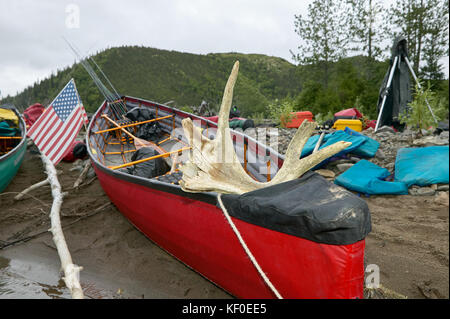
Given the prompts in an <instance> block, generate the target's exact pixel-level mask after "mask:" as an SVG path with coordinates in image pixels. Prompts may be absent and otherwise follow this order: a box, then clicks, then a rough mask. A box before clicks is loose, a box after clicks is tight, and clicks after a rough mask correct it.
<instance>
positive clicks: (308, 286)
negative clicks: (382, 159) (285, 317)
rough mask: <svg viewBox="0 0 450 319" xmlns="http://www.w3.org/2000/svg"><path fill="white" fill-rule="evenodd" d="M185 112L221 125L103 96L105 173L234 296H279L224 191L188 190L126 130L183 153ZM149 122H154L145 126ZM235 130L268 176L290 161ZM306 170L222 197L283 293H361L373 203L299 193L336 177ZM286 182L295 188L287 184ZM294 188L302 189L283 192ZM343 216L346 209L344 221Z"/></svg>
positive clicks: (106, 183) (253, 163) (128, 207)
mask: <svg viewBox="0 0 450 319" xmlns="http://www.w3.org/2000/svg"><path fill="white" fill-rule="evenodd" d="M131 111H136V112H140V113H139V114H144V113H145V112H147V113H151V114H152V117H151V118H150V119H146V120H143V121H142V120H140V119H139V118H134V121H131V120H127V119H125V117H124V116H123V115H124V114H125V113H126V112H131ZM144 111H145V112H144ZM126 114H128V113H126ZM127 117H128V116H127ZM186 117H190V118H191V119H192V120H193V121H194V123H196V125H199V126H201V127H202V128H203V129H204V130H203V134H205V135H206V136H208V137H209V136H211V135H214V130H215V128H216V127H217V124H216V123H214V122H212V121H209V120H207V119H205V118H202V117H199V116H196V115H193V114H190V113H186V112H183V111H181V110H178V109H176V108H172V107H169V106H165V105H161V104H158V103H155V102H150V101H146V100H142V99H138V98H134V97H123V98H122V100H120V101H118V102H117V103H108V102H104V103H103V105H102V106H101V107H100V108H99V109H98V111H97V112H96V113H95V115H94V116H93V118H92V120H91V122H90V124H89V128H88V134H87V137H86V145H87V146H88V152H89V156H90V158H91V160H92V164H93V166H94V169H95V171H96V174H97V176H98V179H99V181H100V183H101V185H102V187H103V189H104V191H105V192H106V194H107V195H108V196H109V198H110V199H111V201H112V202H113V203H114V205H115V206H116V207H117V208H118V210H119V211H120V212H121V213H123V214H124V216H125V217H126V218H127V219H128V220H129V221H130V222H131V223H132V224H133V225H134V226H135V227H136V228H137V229H139V230H140V231H141V232H142V233H143V234H145V235H146V236H147V237H148V238H149V239H151V240H152V241H153V242H155V243H156V244H157V245H159V246H160V247H161V248H163V249H164V250H166V251H167V252H168V253H169V254H171V255H172V256H174V257H175V258H177V259H178V260H180V261H181V262H183V263H184V264H186V265H187V266H188V267H190V268H192V269H193V270H195V271H196V272H198V273H200V274H201V275H202V276H204V277H205V278H207V279H208V280H210V281H211V282H213V283H215V284H216V285H217V286H219V287H221V288H223V289H224V290H225V291H227V292H229V293H230V294H231V295H233V296H235V297H238V298H275V297H276V296H275V295H274V293H273V291H272V290H271V289H270V288H269V286H268V285H267V283H266V282H265V281H264V280H263V278H262V277H261V275H260V274H259V273H258V271H257V270H256V268H255V266H254V265H253V263H252V262H251V260H250V259H249V256H248V255H247V254H246V252H245V251H244V249H243V248H242V246H241V244H240V242H239V240H238V238H237V237H236V235H235V233H234V232H233V230H232V228H231V227H230V224H229V223H228V222H227V220H226V218H225V217H224V213H223V212H222V210H221V208H219V207H218V206H217V194H216V193H213V192H205V193H188V192H185V191H183V190H182V189H181V187H180V186H179V185H178V181H179V180H180V178H181V173H180V171H178V169H175V170H174V169H171V170H170V171H167V170H166V171H164V172H163V173H161V171H158V165H160V164H158V163H160V162H157V160H161V157H162V156H161V155H153V157H152V160H150V161H147V159H148V156H147V158H146V159H145V160H142V159H139V157H138V156H136V154H137V153H138V152H140V150H139V151H138V150H137V147H136V146H135V142H134V141H133V139H132V138H130V137H129V135H130V134H128V133H127V134H124V130H127V131H128V132H130V133H131V134H132V135H131V136H138V137H139V134H141V135H140V136H145V134H154V133H155V132H156V133H155V134H157V135H158V138H157V139H154V140H152V143H154V144H155V145H157V146H158V147H159V148H161V149H162V150H163V151H165V152H167V154H169V153H170V154H171V155H173V154H181V155H182V154H184V153H186V149H187V147H186V146H188V143H187V141H186V140H184V136H183V130H182V129H181V120H182V119H184V118H186ZM113 123H115V124H113ZM145 125H148V126H147V129H148V130H147V131H146V132H143V128H144V127H146V126H145ZM158 132H159V133H158ZM142 134H144V135H142ZM231 134H232V136H233V138H234V139H235V140H236V141H242V142H243V143H242V144H241V143H236V153H237V154H238V156H239V157H240V158H242V165H243V166H244V168H245V170H246V171H247V172H248V174H251V175H252V176H253V177H254V178H256V179H259V180H261V181H264V180H265V179H270V176H269V175H271V176H273V175H274V174H275V173H276V171H277V170H278V169H279V168H280V167H281V165H282V164H283V156H282V155H280V154H278V153H277V152H275V151H274V150H272V149H271V148H269V147H267V146H265V145H264V144H261V143H259V142H257V141H256V140H254V139H252V138H251V137H249V136H246V135H245V134H243V133H241V132H238V131H231ZM148 136H150V135H148ZM240 145H241V146H240ZM141 150H142V149H141ZM255 157H256V158H257V159H256V160H254V158H255ZM166 158H168V156H167V157H166ZM264 159H265V160H264ZM267 159H269V160H268V161H267ZM143 163H147V164H149V165H150V164H151V165H153V166H151V165H150V166H151V167H150V169H151V170H152V172H157V171H158V172H159V173H155V174H156V175H154V176H143V175H139V174H137V173H136V172H137V171H138V170H137V167H138V165H140V164H143ZM174 163H176V162H174V160H173V162H172V165H174ZM267 163H268V164H267ZM161 165H162V164H161ZM266 165H269V166H270V170H266V172H269V173H266V174H264V173H260V172H261V171H264V170H261V169H260V168H261V166H264V167H265V166H266ZM158 174H159V175H158ZM305 175H308V176H307V177H305V178H306V179H305V178H304V177H302V178H300V179H302V180H300V179H299V181H293V182H292V183H290V182H288V183H287V184H286V185H281V186H273V187H274V188H273V189H270V190H265V189H263V190H262V192H264V191H265V192H266V193H261V192H260V191H255V194H250V193H253V192H250V193H248V194H243V195H235V196H234V197H233V196H231V197H228V198H225V197H224V203H225V204H226V205H228V206H227V208H228V207H229V212H230V215H231V216H232V221H233V222H234V224H235V225H236V227H237V229H238V230H239V232H240V233H241V235H242V237H243V239H244V240H245V242H246V244H247V246H248V248H249V249H250V251H251V252H252V254H253V255H254V257H255V259H256V260H257V262H258V263H259V265H260V267H261V268H262V270H263V271H264V273H265V274H266V275H267V277H268V278H269V279H270V281H271V283H272V284H273V286H274V287H276V289H277V290H278V292H279V293H280V295H281V296H282V297H283V298H363V286H364V246H365V241H364V236H365V235H366V234H367V232H368V231H370V229H368V228H370V215H368V210H367V207H366V206H364V205H365V203H364V204H361V203H360V202H363V201H362V200H360V199H358V198H357V197H356V196H354V197H356V199H355V198H353V197H348V198H351V200H352V201H353V202H352V201H347V203H348V202H351V203H357V204H355V205H354V206H351V207H348V204H346V205H347V206H346V207H345V208H343V206H342V204H341V202H339V201H334V202H333V203H332V205H334V206H327V205H330V204H329V203H328V202H327V203H325V201H322V203H323V204H320V201H314V202H308V203H305V202H300V201H299V202H296V201H297V200H300V199H296V198H298V197H301V196H299V195H298V194H306V193H308V189H311V188H312V186H310V185H313V184H314V183H319V184H317V185H321V186H320V189H321V190H323V191H324V192H325V191H326V192H328V188H329V189H331V190H332V191H334V190H336V187H338V186H336V185H334V184H330V183H329V182H327V181H326V180H324V179H323V178H321V177H320V176H318V175H317V174H315V173H311V174H305ZM314 185H316V184H314ZM283 187H284V188H283ZM286 187H288V188H289V192H287V191H283V189H286ZM305 190H306V191H305ZM311 191H312V193H311V194H313V195H308V196H314V194H315V193H317V192H318V190H317V189H311ZM258 192H259V193H258ZM296 192H297V193H296ZM299 192H300V193H299ZM264 194H266V195H264ZM267 194H269V195H267ZM289 194H297V195H295V197H290V198H289V199H286V200H283V198H286V197H283V196H290V195H289ZM349 194H350V193H349ZM252 196H253V197H252ZM258 196H259V197H258ZM293 196H294V195H293ZM345 196H353V195H352V194H350V195H345ZM255 198H256V200H255ZM258 198H261V199H260V200H258ZM272 199H273V200H275V201H276V200H280V201H284V202H285V203H281V204H280V207H281V208H280V210H279V211H275V210H274V209H273V205H272V203H271V202H270V201H271V200H272ZM306 200H307V199H306ZM358 201H360V202H358ZM248 203H250V204H248ZM247 204H248V205H247ZM318 204H320V205H318ZM246 205H247V206H248V207H247V206H246ZM255 205H256V206H255ZM258 205H260V206H258ZM339 205H341V206H339ZM352 205H353V204H352ZM277 207H278V206H277ZM327 207H328V208H327ZM329 207H333V209H330V208H329ZM361 207H362V208H361ZM347 212H351V214H348V213H347ZM261 214H262V215H261ZM264 214H267V215H264ZM330 214H331V215H332V216H331V215H330ZM336 216H337V217H336ZM342 216H346V217H345V218H347V219H346V220H342V223H341V222H340V221H339V222H336V220H340V219H339V218H341V217H342ZM355 216H356V217H355ZM348 218H353V219H351V221H350V219H348ZM355 218H356V219H355ZM272 219H273V220H272ZM338 223H340V224H338ZM358 223H359V224H358ZM367 225H369V226H367ZM362 228H365V229H366V230H365V231H364V233H363V234H359V233H358V235H355V233H352V234H350V233H349V232H356V231H359V230H360V229H362Z"/></svg>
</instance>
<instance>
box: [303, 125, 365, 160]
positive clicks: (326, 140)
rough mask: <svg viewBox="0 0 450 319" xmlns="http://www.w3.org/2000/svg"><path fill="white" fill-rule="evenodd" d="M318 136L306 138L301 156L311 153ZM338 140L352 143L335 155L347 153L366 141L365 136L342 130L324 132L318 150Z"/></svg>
mask: <svg viewBox="0 0 450 319" xmlns="http://www.w3.org/2000/svg"><path fill="white" fill-rule="evenodd" d="M319 137H320V136H319V135H314V136H311V137H310V138H309V139H308V141H307V142H306V144H305V146H304V147H303V150H302V156H301V157H305V156H306V155H309V154H311V153H312V151H313V150H314V147H315V146H316V144H317V141H318V140H319ZM339 141H345V142H352V145H350V146H349V147H347V148H346V149H345V150H342V151H341V152H340V153H338V154H336V155H335V156H340V155H344V154H347V153H349V152H351V151H353V150H355V149H357V148H358V147H360V146H361V144H363V143H364V142H365V141H366V137H365V136H354V135H349V134H347V133H346V132H344V131H336V132H333V133H330V134H325V135H324V137H323V140H322V145H321V146H320V148H319V150H320V149H322V148H324V147H327V146H329V145H332V144H334V143H336V142H339Z"/></svg>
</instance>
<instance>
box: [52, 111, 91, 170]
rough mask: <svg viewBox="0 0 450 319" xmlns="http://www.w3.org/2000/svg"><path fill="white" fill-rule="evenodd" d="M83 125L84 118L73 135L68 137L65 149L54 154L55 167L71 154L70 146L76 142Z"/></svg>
mask: <svg viewBox="0 0 450 319" xmlns="http://www.w3.org/2000/svg"><path fill="white" fill-rule="evenodd" d="M82 125H83V118H82V117H80V118H79V119H78V122H77V124H76V125H75V127H74V129H73V130H72V134H70V135H69V136H68V137H67V139H66V140H67V142H66V143H65V144H64V146H65V147H64V149H63V151H62V150H59V149H58V151H57V152H56V153H55V154H54V156H53V157H52V161H53V162H54V165H56V164H58V163H59V162H60V161H61V160H62V159H63V158H64V157H65V156H66V155H67V154H68V153H69V152H70V149H71V148H70V146H72V143H73V141H74V140H75V137H76V136H77V134H78V132H79V131H80V129H81V126H82Z"/></svg>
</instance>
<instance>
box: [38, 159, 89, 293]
mask: <svg viewBox="0 0 450 319" xmlns="http://www.w3.org/2000/svg"><path fill="white" fill-rule="evenodd" d="M41 159H42V162H43V163H44V167H45V170H46V172H47V175H48V181H49V182H50V185H51V188H52V196H53V204H52V209H51V211H50V220H51V228H50V231H51V232H52V234H53V241H54V243H55V245H56V249H57V251H58V255H59V258H60V260H61V267H62V269H63V271H64V277H63V279H64V282H65V283H66V286H67V288H69V290H70V293H71V294H72V298H74V299H83V298H84V295H83V289H82V288H81V285H80V282H79V277H80V271H81V270H82V269H83V267H80V266H77V265H74V264H73V262H72V257H71V256H70V252H69V248H68V247H67V244H66V240H65V239H64V234H63V232H62V227H61V220H60V218H59V212H60V210H61V205H62V201H63V195H62V194H61V185H60V184H59V181H58V176H57V173H56V169H55V166H54V165H53V163H52V162H51V161H50V160H49V159H48V158H47V157H46V156H45V155H43V154H41Z"/></svg>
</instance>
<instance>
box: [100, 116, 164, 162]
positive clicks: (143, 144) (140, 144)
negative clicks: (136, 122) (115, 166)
mask: <svg viewBox="0 0 450 319" xmlns="http://www.w3.org/2000/svg"><path fill="white" fill-rule="evenodd" d="M102 117H103V118H105V119H107V120H108V121H110V122H111V123H112V124H114V125H115V126H116V127H117V128H118V129H120V130H122V131H123V132H124V133H125V134H127V135H128V136H130V137H131V138H132V139H133V140H134V146H135V147H136V149H137V150H138V149H140V148H142V147H151V148H153V149H154V150H155V151H157V152H158V153H159V154H164V153H165V151H164V150H163V149H162V148H161V147H159V146H158V145H156V144H155V143H152V142H150V141H145V140H143V139H140V138H138V137H136V136H134V135H133V134H131V133H130V132H128V131H127V130H126V129H124V128H123V126H120V125H119V124H117V123H116V122H114V121H113V120H111V119H110V118H109V117H108V116H107V115H106V114H103V115H102Z"/></svg>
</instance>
